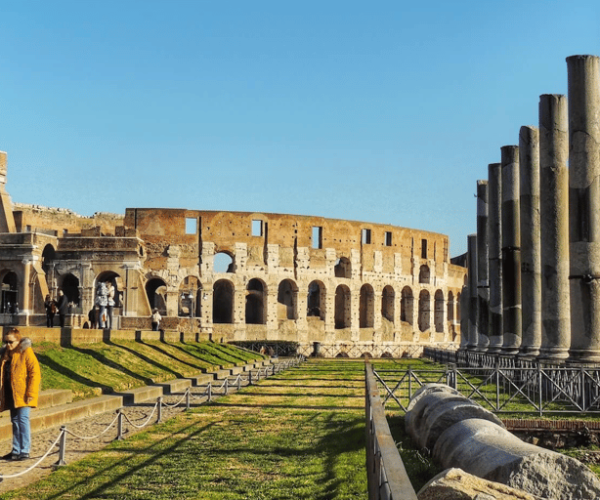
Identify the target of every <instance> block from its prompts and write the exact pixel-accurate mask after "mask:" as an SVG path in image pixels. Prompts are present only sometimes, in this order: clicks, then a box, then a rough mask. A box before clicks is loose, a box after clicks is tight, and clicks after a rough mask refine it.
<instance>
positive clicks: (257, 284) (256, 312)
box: [246, 278, 266, 325]
mask: <svg viewBox="0 0 600 500" xmlns="http://www.w3.org/2000/svg"><path fill="white" fill-rule="evenodd" d="M246 291H247V294H246V323H247V324H250V325H264V324H265V323H266V314H265V286H264V284H263V282H262V281H261V280H259V279H257V278H253V279H251V280H250V281H249V282H248V286H247V287H246Z"/></svg>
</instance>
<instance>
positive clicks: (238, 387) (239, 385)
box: [237, 375, 242, 391]
mask: <svg viewBox="0 0 600 500" xmlns="http://www.w3.org/2000/svg"><path fill="white" fill-rule="evenodd" d="M241 388H242V376H241V375H238V378H237V390H238V391H239V390H240V389H241Z"/></svg>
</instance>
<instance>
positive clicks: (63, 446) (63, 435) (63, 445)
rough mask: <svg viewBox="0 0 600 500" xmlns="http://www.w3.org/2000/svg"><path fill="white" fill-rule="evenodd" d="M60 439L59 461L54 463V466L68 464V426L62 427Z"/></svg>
mask: <svg viewBox="0 0 600 500" xmlns="http://www.w3.org/2000/svg"><path fill="white" fill-rule="evenodd" d="M60 433H61V434H60V441H59V443H58V462H56V463H55V464H54V467H62V466H63V465H67V462H66V460H65V453H66V452H67V426H66V425H63V426H61V428H60Z"/></svg>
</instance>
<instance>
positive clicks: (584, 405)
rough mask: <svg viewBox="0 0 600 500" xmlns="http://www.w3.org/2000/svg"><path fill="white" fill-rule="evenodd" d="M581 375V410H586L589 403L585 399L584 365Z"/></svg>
mask: <svg viewBox="0 0 600 500" xmlns="http://www.w3.org/2000/svg"><path fill="white" fill-rule="evenodd" d="M579 371H580V376H581V411H585V410H586V407H587V403H586V401H585V369H584V368H583V366H582V367H581V368H580V369H579Z"/></svg>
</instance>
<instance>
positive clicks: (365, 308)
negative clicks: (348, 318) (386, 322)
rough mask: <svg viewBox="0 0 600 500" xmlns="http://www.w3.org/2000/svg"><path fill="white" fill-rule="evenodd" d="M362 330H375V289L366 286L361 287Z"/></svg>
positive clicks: (360, 323) (360, 314)
mask: <svg viewBox="0 0 600 500" xmlns="http://www.w3.org/2000/svg"><path fill="white" fill-rule="evenodd" d="M359 316H360V318H359V325H360V328H373V325H374V319H375V318H374V316H375V294H374V292H373V287H372V286H371V285H368V284H364V285H363V286H361V287H360V309H359Z"/></svg>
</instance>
